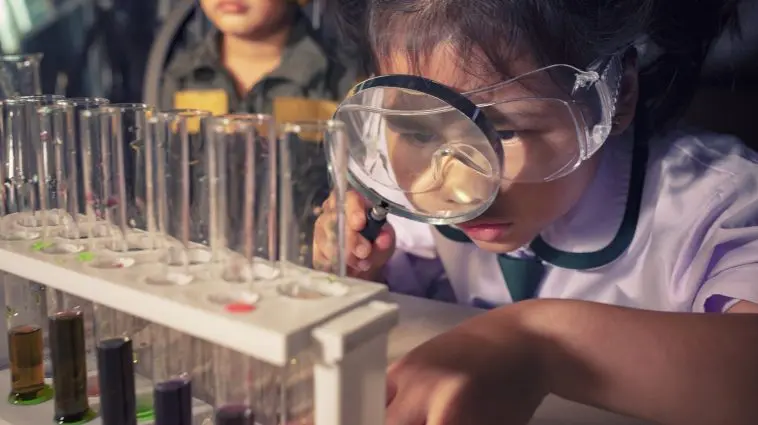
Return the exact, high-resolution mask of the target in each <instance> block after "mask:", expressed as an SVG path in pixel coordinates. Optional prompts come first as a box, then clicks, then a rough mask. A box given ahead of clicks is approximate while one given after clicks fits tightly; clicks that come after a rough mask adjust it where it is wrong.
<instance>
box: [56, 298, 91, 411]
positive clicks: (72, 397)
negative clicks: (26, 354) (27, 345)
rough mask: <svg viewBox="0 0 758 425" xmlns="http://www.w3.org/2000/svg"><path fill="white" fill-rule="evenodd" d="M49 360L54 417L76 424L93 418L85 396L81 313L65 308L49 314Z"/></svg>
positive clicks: (83, 339) (84, 360)
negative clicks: (51, 369)
mask: <svg viewBox="0 0 758 425" xmlns="http://www.w3.org/2000/svg"><path fill="white" fill-rule="evenodd" d="M48 326H49V329H50V359H51V361H52V365H53V388H54V390H55V414H54V419H55V421H56V422H58V423H77V422H83V421H87V420H89V419H92V418H93V417H94V413H93V412H92V410H90V408H89V401H88V399H87V361H86V348H85V336H84V315H83V314H82V312H80V311H66V312H61V313H57V314H55V315H53V316H50V318H49V322H48Z"/></svg>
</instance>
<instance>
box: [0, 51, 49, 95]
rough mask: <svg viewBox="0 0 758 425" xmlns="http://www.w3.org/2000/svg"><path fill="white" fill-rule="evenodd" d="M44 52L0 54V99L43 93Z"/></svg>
mask: <svg viewBox="0 0 758 425" xmlns="http://www.w3.org/2000/svg"><path fill="white" fill-rule="evenodd" d="M42 57H43V55H42V53H30V54H23V55H2V56H0V100H2V99H8V98H11V97H16V96H37V95H40V94H42V83H41V80H40V72H39V70H40V63H41V62H42Z"/></svg>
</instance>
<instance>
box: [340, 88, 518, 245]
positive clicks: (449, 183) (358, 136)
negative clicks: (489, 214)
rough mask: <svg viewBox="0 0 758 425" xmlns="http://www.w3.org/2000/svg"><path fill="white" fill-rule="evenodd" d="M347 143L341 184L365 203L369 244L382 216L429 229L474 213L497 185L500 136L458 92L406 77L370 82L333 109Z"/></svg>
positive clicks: (490, 199)
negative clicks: (346, 182)
mask: <svg viewBox="0 0 758 425" xmlns="http://www.w3.org/2000/svg"><path fill="white" fill-rule="evenodd" d="M335 119H337V120H340V121H342V122H344V123H345V128H346V133H347V140H348V144H349V158H348V180H349V182H350V184H351V186H352V187H353V188H355V189H356V190H357V191H358V192H359V193H360V194H361V195H363V196H364V197H365V198H366V199H368V200H369V201H370V202H372V203H373V205H374V206H373V207H372V208H370V209H369V210H368V211H367V219H368V223H367V226H366V228H365V229H364V230H363V232H362V233H361V234H362V235H363V236H364V237H365V238H366V239H368V240H370V241H373V240H375V239H376V237H377V236H378V235H379V233H380V231H381V227H382V226H383V225H384V223H385V222H386V218H387V215H388V214H395V215H399V216H401V217H405V218H409V219H411V220H416V221H420V222H424V223H428V224H433V225H442V224H457V223H462V222H465V221H469V220H471V219H473V218H475V217H477V216H479V215H480V214H482V213H483V212H484V211H485V210H486V209H487V208H489V206H490V205H491V204H492V202H493V201H494V199H495V196H496V195H497V193H498V190H499V187H500V179H501V170H500V168H501V164H503V160H502V158H503V151H502V144H501V142H500V139H499V137H498V135H497V133H496V131H495V130H494V128H493V127H492V125H491V124H490V123H489V121H487V120H486V118H485V117H484V114H482V113H481V111H480V110H479V108H477V106H476V105H475V104H474V103H472V102H471V101H470V100H468V99H467V98H466V97H464V96H462V95H461V94H459V93H458V92H456V91H454V90H452V89H450V88H448V87H447V86H444V85H442V84H439V83H436V82H434V81H431V80H428V79H424V78H421V77H416V76H409V75H388V76H381V77H376V78H372V79H370V80H367V81H364V82H363V83H361V84H359V85H358V86H356V87H355V88H354V89H353V91H352V93H351V94H350V95H349V96H348V97H347V99H346V100H345V101H344V102H342V104H341V105H340V106H339V108H338V109H337V112H336V114H335Z"/></svg>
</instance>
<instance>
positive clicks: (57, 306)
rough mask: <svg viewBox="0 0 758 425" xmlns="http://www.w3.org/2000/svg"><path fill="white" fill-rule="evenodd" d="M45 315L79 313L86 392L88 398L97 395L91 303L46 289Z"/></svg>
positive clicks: (55, 290) (93, 321)
mask: <svg viewBox="0 0 758 425" xmlns="http://www.w3.org/2000/svg"><path fill="white" fill-rule="evenodd" d="M45 292H46V294H47V313H48V316H52V315H55V314H58V313H62V312H67V311H77V312H81V313H82V316H83V319H84V351H85V358H86V365H87V376H88V377H90V378H91V379H89V381H88V382H89V383H88V386H87V392H88V394H89V396H90V397H92V396H96V395H97V389H98V388H97V375H96V371H97V359H96V353H95V345H96V344H95V311H94V305H93V303H92V301H89V300H85V299H83V298H79V297H77V296H75V295H71V294H67V293H65V292H63V291H59V290H57V289H51V288H47V290H46V291H45Z"/></svg>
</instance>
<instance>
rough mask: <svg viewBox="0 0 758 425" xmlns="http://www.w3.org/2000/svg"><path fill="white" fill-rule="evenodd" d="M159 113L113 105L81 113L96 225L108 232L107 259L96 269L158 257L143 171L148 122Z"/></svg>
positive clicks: (91, 219)
mask: <svg viewBox="0 0 758 425" xmlns="http://www.w3.org/2000/svg"><path fill="white" fill-rule="evenodd" d="M152 114H153V109H152V108H151V107H149V106H147V105H110V106H106V107H102V108H100V109H98V110H87V111H82V113H81V126H82V128H83V129H84V130H83V132H84V137H83V139H82V140H83V151H84V158H83V161H82V165H83V166H82V168H83V171H84V174H85V177H84V187H85V193H86V194H85V199H86V202H87V221H88V224H89V225H90V226H93V227H94V226H95V225H97V224H98V222H99V223H102V224H103V225H104V227H105V228H106V229H107V230H108V233H109V234H108V243H107V244H106V246H105V249H104V250H100V249H98V248H99V247H98V246H97V245H96V244H94V243H91V244H90V248H91V249H92V250H97V251H98V252H99V253H100V254H102V255H104V256H105V259H104V260H103V261H98V262H96V263H95V264H93V265H95V266H98V267H102V268H122V267H126V266H128V265H132V264H134V262H135V261H136V259H135V257H136V256H139V255H140V254H146V256H147V257H148V258H147V259H148V261H149V260H151V259H154V258H151V257H154V256H157V251H155V247H154V246H152V243H151V242H152V239H151V238H150V236H149V234H148V229H147V223H148V221H149V220H148V219H147V216H148V210H147V208H146V193H147V186H146V184H147V183H146V182H145V181H144V179H143V178H141V177H140V173H139V172H137V170H138V168H142V169H143V171H144V165H141V166H138V164H140V163H141V161H142V160H143V157H142V155H144V143H145V134H146V130H147V120H148V118H150V117H151V116H152Z"/></svg>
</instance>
